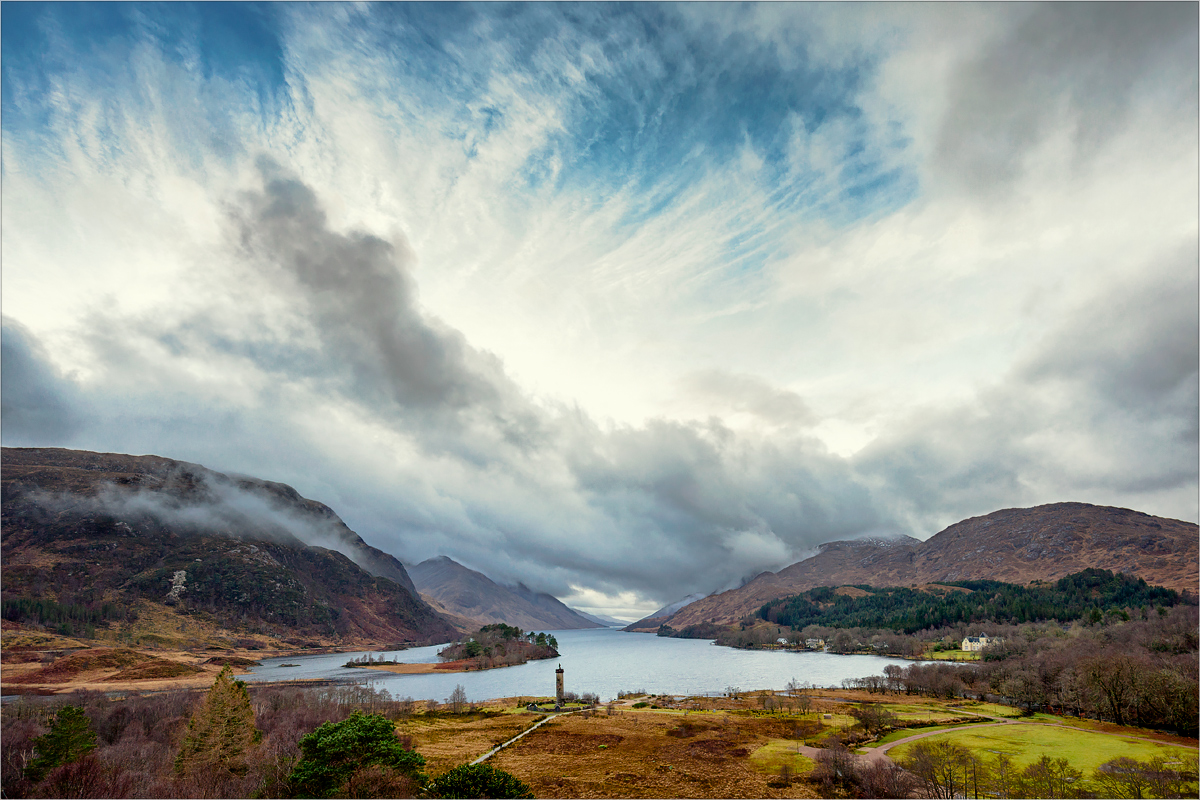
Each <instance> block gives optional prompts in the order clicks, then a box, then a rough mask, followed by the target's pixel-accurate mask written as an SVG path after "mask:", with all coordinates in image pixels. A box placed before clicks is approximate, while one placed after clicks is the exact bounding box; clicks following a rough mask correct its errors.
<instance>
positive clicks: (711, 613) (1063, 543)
mask: <svg viewBox="0 0 1200 800" xmlns="http://www.w3.org/2000/svg"><path fill="white" fill-rule="evenodd" d="M1089 567H1094V568H1096V569H1106V570H1110V571H1113V572H1125V573H1128V574H1131V575H1136V576H1138V577H1140V578H1144V579H1145V580H1146V581H1147V582H1148V583H1151V584H1154V585H1156V586H1165V587H1167V588H1169V589H1175V590H1176V591H1185V590H1187V591H1191V592H1196V589H1197V579H1198V576H1200V561H1198V559H1197V526H1196V525H1194V524H1192V523H1190V522H1181V521H1179V520H1173V519H1164V518H1162V517H1153V516H1150V515H1149V514H1142V513H1140V512H1137V511H1130V510H1128V509H1124V508H1111V507H1107V506H1093V505H1088V504H1086V503H1054V504H1052V505H1045V506H1037V507H1034V508H1010V509H1004V510H1002V511H996V512H993V513H991V514H987V515H985V516H982V517H972V518H971V519H967V520H964V521H962V522H959V523H956V524H954V525H951V526H950V527H948V528H946V529H945V530H943V531H941V532H940V533H938V534H935V535H934V536H931V537H930V538H929V539H927V540H926V541H924V542H921V541H919V540H917V539H912V538H910V537H901V538H898V539H888V540H881V539H867V540H858V541H849V542H830V543H828V544H825V545H822V546H821V550H820V552H819V553H817V555H815V556H813V557H811V558H807V559H805V560H804V561H800V562H797V563H795V564H792V565H791V566H789V567H786V568H784V569H782V570H780V571H779V572H774V573H773V572H765V573H763V574H762V575H759V576H758V577H756V578H755V579H754V580H752V581H750V582H749V583H747V584H746V585H745V586H742V587H740V588H738V589H733V590H730V591H728V592H722V593H720V594H715V595H711V596H709V597H706V598H704V599H702V600H697V601H696V602H694V603H691V604H690V605H687V606H684V607H683V608H681V609H680V610H679V611H677V612H676V613H675V614H673V615H671V616H670V617H668V618H666V619H662V618H654V619H653V620H651V619H647V620H643V621H639V622H635V623H634V624H633V625H631V626H630V627H629V628H628V630H657V628H658V626H659V625H660V624H663V623H664V622H665V623H667V624H668V625H670V626H671V627H673V628H676V629H681V628H684V627H686V626H688V625H696V624H699V623H701V622H715V623H718V624H728V623H732V622H735V621H737V620H739V619H741V618H742V617H743V616H745V615H746V614H749V613H752V612H754V611H756V610H757V609H758V608H759V607H760V606H762V604H763V603H766V602H767V601H769V600H773V599H775V598H778V597H785V596H787V595H792V594H796V593H798V592H802V591H805V590H807V589H814V588H816V587H818V586H840V585H853V584H870V585H873V586H910V585H914V584H925V583H937V582H943V581H961V580H973V579H987V580H998V581H1005V582H1007V583H1020V584H1025V583H1029V582H1030V581H1034V580H1042V581H1050V580H1057V579H1059V578H1062V577H1064V576H1066V575H1070V574H1072V573H1075V572H1080V571H1082V570H1084V569H1087V568H1089Z"/></svg>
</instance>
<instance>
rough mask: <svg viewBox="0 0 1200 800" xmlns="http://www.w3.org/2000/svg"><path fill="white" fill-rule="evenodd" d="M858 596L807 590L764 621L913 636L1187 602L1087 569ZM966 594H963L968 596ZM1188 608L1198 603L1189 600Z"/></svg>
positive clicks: (765, 612) (761, 613)
mask: <svg viewBox="0 0 1200 800" xmlns="http://www.w3.org/2000/svg"><path fill="white" fill-rule="evenodd" d="M855 588H856V589H859V590H862V593H861V596H859V593H857V592H856V593H855V594H854V595H851V594H847V593H839V592H838V591H837V590H836V589H834V588H833V587H828V586H826V587H820V588H817V589H810V590H808V591H806V592H801V593H800V594H796V595H792V596H790V597H785V598H779V599H777V600H772V601H770V602H769V603H765V604H764V605H763V606H762V607H761V608H759V610H758V612H757V616H758V618H759V619H762V620H765V621H767V622H772V623H775V624H777V625H783V626H787V627H790V628H793V629H798V628H803V627H804V626H806V625H825V626H829V627H836V628H850V627H864V628H887V629H890V630H894V631H900V632H903V633H910V634H911V633H916V632H917V631H920V630H925V629H927V628H937V627H945V626H948V625H956V624H959V623H979V624H984V623H996V622H1003V623H1013V624H1019V623H1025V622H1038V621H1046V620H1054V621H1056V622H1072V621H1074V620H1086V621H1088V622H1091V623H1098V622H1100V621H1101V620H1103V619H1104V617H1105V616H1106V615H1108V614H1114V613H1115V614H1117V615H1119V616H1122V618H1123V619H1129V614H1130V613H1131V611H1135V610H1140V609H1146V608H1150V609H1157V608H1170V607H1172V606H1175V605H1178V604H1179V603H1181V602H1188V600H1187V599H1185V598H1184V597H1182V596H1181V595H1180V594H1179V593H1178V592H1176V591H1174V590H1171V589H1164V588H1163V587H1161V586H1150V585H1149V584H1147V583H1146V581H1145V580H1143V579H1141V578H1136V577H1133V576H1129V575H1125V574H1123V573H1112V572H1109V571H1108V570H1101V569H1087V570H1084V571H1083V572H1078V573H1075V574H1073V575H1068V576H1066V577H1064V578H1061V579H1059V580H1058V581H1055V582H1054V583H1052V584H1042V585H1038V584H1034V585H1032V586H1020V585H1017V584H1012V583H1001V582H1000V581H986V580H972V581H955V582H949V583H945V584H942V585H932V586H929V587H926V589H911V588H904V587H888V588H875V587H872V586H866V585H863V586H857V587H855ZM963 590H965V591H963ZM1191 602H1195V601H1194V600H1191Z"/></svg>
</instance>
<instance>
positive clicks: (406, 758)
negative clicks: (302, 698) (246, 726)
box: [290, 711, 425, 797]
mask: <svg viewBox="0 0 1200 800" xmlns="http://www.w3.org/2000/svg"><path fill="white" fill-rule="evenodd" d="M424 766H425V759H424V758H423V757H422V756H421V755H420V754H419V753H417V752H415V751H413V750H409V749H407V748H406V747H405V746H404V743H403V742H401V741H400V739H399V738H397V736H396V728H395V726H394V725H393V724H392V722H391V721H390V720H389V719H388V718H387V717H385V716H383V715H382V714H364V713H362V712H361V711H355V712H354V713H353V714H351V715H350V717H349V718H347V719H345V720H343V721H341V722H326V723H325V724H324V725H322V726H321V727H319V728H317V729H316V730H315V731H313V732H312V733H310V734H308V735H307V736H304V737H303V738H301V739H300V761H299V762H298V763H297V764H296V767H295V769H293V770H292V775H291V778H290V781H291V784H292V786H293V788H294V789H295V790H296V792H297V794H298V796H300V797H329V796H331V795H332V794H333V793H334V792H337V791H339V790H344V791H346V792H347V793H349V794H356V793H357V792H356V791H355V786H354V783H355V779H356V776H358V775H359V773H362V774H363V775H365V776H367V777H370V778H371V780H372V781H374V780H375V777H376V775H377V773H378V772H379V770H378V769H374V768H383V769H387V770H390V771H392V772H394V773H398V774H399V775H401V776H403V777H406V778H408V779H410V780H411V781H413V782H414V783H416V784H419V783H422V782H424V780H425V775H424V774H423V773H422V772H421V769H422V768H423V767H424Z"/></svg>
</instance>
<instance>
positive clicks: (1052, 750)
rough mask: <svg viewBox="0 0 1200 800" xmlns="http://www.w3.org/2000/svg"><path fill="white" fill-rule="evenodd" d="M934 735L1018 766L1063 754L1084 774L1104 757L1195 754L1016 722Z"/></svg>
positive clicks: (899, 750)
mask: <svg viewBox="0 0 1200 800" xmlns="http://www.w3.org/2000/svg"><path fill="white" fill-rule="evenodd" d="M897 738H902V737H897ZM938 738H939V739H941V740H943V741H951V742H955V743H956V744H960V745H962V746H963V747H966V748H968V749H970V750H975V751H981V752H983V753H986V754H991V755H994V754H996V753H1007V754H1008V755H1009V756H1011V757H1012V759H1013V761H1014V762H1016V763H1017V764H1019V765H1022V766H1024V765H1026V764H1029V763H1031V762H1033V761H1036V760H1037V759H1038V758H1039V757H1040V756H1042V755H1043V754H1045V755H1048V756H1050V757H1051V758H1065V759H1067V761H1069V762H1071V766H1073V767H1075V768H1076V769H1080V770H1083V774H1084V776H1085V777H1086V776H1090V775H1091V772H1092V770H1094V769H1095V768H1096V767H1098V766H1100V765H1101V764H1103V763H1104V762H1105V761H1109V760H1111V759H1114V758H1119V757H1121V756H1128V757H1130V758H1136V759H1139V760H1146V759H1148V758H1151V757H1153V756H1156V755H1161V756H1175V757H1179V756H1189V755H1190V756H1195V755H1196V750H1195V748H1185V747H1179V746H1176V745H1168V744H1159V743H1156V742H1146V741H1141V740H1138V739H1128V738H1125V737H1121V736H1109V735H1106V734H1102V733H1093V732H1092V731H1085V730H1080V729H1074V728H1056V727H1050V726H1046V725H1030V724H1017V725H1000V726H993V727H986V728H980V727H976V726H970V727H967V728H965V729H957V730H952V731H951V732H949V733H947V734H945V735H944V736H940V737H938ZM893 741H894V740H893ZM915 744H916V743H915V742H912V743H909V744H903V745H900V746H899V747H896V748H894V749H892V750H891V751H889V753H888V755H890V756H891V757H892V758H893V759H901V758H904V756H905V754H906V753H907V752H908V751H909V750H910V749H911V748H912V747H913V745H915Z"/></svg>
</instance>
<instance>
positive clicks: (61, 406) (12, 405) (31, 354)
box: [0, 318, 79, 446]
mask: <svg viewBox="0 0 1200 800" xmlns="http://www.w3.org/2000/svg"><path fill="white" fill-rule="evenodd" d="M0 350H2V352H0V387H2V390H0V419H2V420H3V433H2V434H0V438H3V441H4V444H5V445H7V446H21V445H27V444H30V445H32V444H36V445H62V444H66V443H67V442H68V441H69V440H70V438H71V435H72V434H73V433H74V432H75V431H76V430H77V429H78V427H79V420H78V418H77V411H76V409H75V408H74V405H75V403H76V401H77V393H76V391H75V388H74V385H73V384H72V383H70V382H69V381H68V380H65V379H64V378H63V377H62V375H61V374H59V372H58V370H56V369H55V368H54V367H53V366H52V365H51V364H49V363H47V360H46V354H45V352H44V351H43V350H42V347H41V346H40V345H39V344H38V342H37V340H36V339H35V338H34V337H33V335H32V334H31V333H30V332H29V331H28V330H27V329H26V328H25V326H23V325H21V324H20V323H19V322H17V321H15V320H11V319H7V318H6V319H5V320H4V323H3V332H2V333H0Z"/></svg>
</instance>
